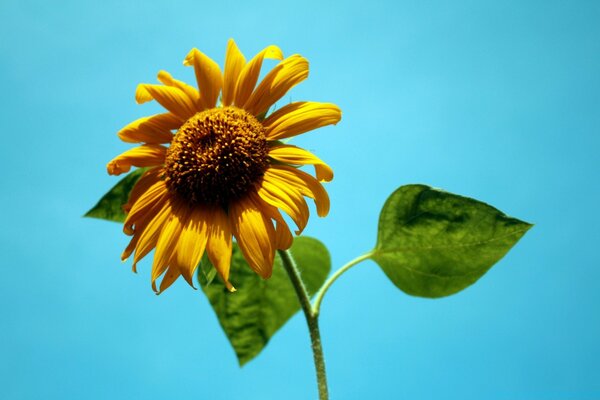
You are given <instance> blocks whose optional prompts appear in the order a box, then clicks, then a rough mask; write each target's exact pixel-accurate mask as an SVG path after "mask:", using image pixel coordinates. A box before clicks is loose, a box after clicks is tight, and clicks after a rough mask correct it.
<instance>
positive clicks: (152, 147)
mask: <svg viewBox="0 0 600 400" xmlns="http://www.w3.org/2000/svg"><path fill="white" fill-rule="evenodd" d="M166 154H167V148H166V147H163V146H160V145H157V144H143V145H141V146H138V147H134V148H133V149H129V150H127V151H126V152H124V153H121V154H120V155H118V156H116V157H115V158H113V159H112V160H111V161H110V162H109V163H108V164H107V165H106V170H107V171H108V173H109V174H110V175H120V174H122V173H123V172H128V171H129V170H130V169H131V167H132V166H133V167H155V166H158V165H162V164H163V163H164V161H165V156H166Z"/></svg>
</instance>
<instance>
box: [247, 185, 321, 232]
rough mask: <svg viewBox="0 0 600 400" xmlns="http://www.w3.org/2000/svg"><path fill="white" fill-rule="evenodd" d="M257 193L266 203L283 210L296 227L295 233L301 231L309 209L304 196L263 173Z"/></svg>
mask: <svg viewBox="0 0 600 400" xmlns="http://www.w3.org/2000/svg"><path fill="white" fill-rule="evenodd" d="M257 193H258V195H259V196H260V198H261V199H262V200H264V201H265V202H266V203H268V204H270V205H271V206H274V207H277V208H280V209H282V210H283V211H285V212H286V213H287V214H288V215H289V216H290V217H291V218H292V219H293V220H294V222H295V223H296V226H297V227H298V231H296V234H298V235H299V234H300V233H302V231H303V230H304V228H305V227H306V224H307V223H308V217H309V211H308V206H307V205H306V201H305V200H304V197H302V194H301V193H300V192H299V191H298V190H297V189H296V188H294V187H292V186H290V185H282V184H281V181H280V180H277V179H272V177H271V176H270V175H268V174H265V176H264V177H263V181H262V183H261V185H260V187H259V188H258V190H257Z"/></svg>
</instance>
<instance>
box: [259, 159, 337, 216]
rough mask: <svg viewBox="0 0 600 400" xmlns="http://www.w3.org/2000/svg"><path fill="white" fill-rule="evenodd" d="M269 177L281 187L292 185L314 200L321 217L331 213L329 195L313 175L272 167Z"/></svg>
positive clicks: (269, 170) (281, 166) (268, 173)
mask: <svg viewBox="0 0 600 400" xmlns="http://www.w3.org/2000/svg"><path fill="white" fill-rule="evenodd" d="M267 175H270V176H271V177H272V179H275V180H278V181H279V182H280V184H281V185H291V186H293V187H295V188H296V189H297V190H299V191H300V193H302V195H304V196H307V197H310V198H311V199H314V200H315V205H316V207H317V215H318V216H319V217H324V216H326V215H327V214H328V213H329V205H330V203H329V195H328V194H327V191H326V190H325V188H323V186H322V185H321V184H320V183H319V181H317V180H316V179H315V178H313V177H312V176H311V175H309V174H307V173H306V172H304V171H300V170H299V169H298V168H294V167H289V166H287V165H271V166H270V167H269V169H268V170H267V171H266V172H265V176H267Z"/></svg>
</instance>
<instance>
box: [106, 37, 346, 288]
mask: <svg viewBox="0 0 600 400" xmlns="http://www.w3.org/2000/svg"><path fill="white" fill-rule="evenodd" d="M264 59H276V60H279V63H278V64H277V65H276V66H275V67H274V68H273V69H272V70H271V71H269V72H268V73H267V74H266V75H265V76H264V78H263V79H262V81H261V82H260V83H259V82H258V78H259V75H260V72H261V67H262V64H263V60H264ZM183 64H184V65H186V66H193V67H194V72H195V75H196V81H197V85H198V89H196V88H195V87H193V86H190V85H188V84H186V83H184V82H182V81H179V80H176V79H174V78H173V77H172V76H171V75H170V74H169V73H167V72H165V71H160V72H159V73H158V80H159V82H161V83H162V85H161V84H140V85H138V87H137V90H136V94H135V97H136V101H137V103H139V104H141V103H145V102H148V101H150V100H156V101H157V102H158V103H159V104H160V105H161V106H163V107H164V108H165V109H166V110H167V112H165V113H161V114H156V115H152V116H149V117H144V118H141V119H138V120H136V121H134V122H132V123H130V124H129V125H127V126H125V127H124V128H123V129H122V130H121V131H119V133H118V136H119V138H120V139H121V140H123V141H124V142H127V143H138V144H139V145H138V146H137V147H134V148H132V149H130V150H128V151H126V152H124V153H122V154H120V155H119V156H117V157H115V158H114V159H113V160H112V161H110V162H109V163H108V165H107V170H108V173H109V174H111V175H119V174H121V173H124V172H128V171H129V170H130V169H131V167H132V166H133V167H144V168H147V170H146V171H145V172H144V173H143V175H142V176H141V178H140V179H139V180H138V182H137V183H136V185H135V186H134V187H133V189H132V191H131V194H130V196H129V200H128V202H127V204H125V205H124V206H123V208H124V210H125V211H126V213H127V218H126V220H125V223H124V226H123V231H124V232H125V234H127V235H130V236H131V237H132V238H131V241H130V242H129V245H128V246H127V248H126V249H125V251H124V252H123V254H122V256H121V258H122V259H123V260H126V259H128V258H129V257H130V256H131V254H133V270H134V272H135V271H136V264H137V263H138V262H139V261H140V260H141V259H142V258H144V257H145V256H146V255H147V254H148V253H150V252H151V251H152V250H153V249H155V252H154V259H153V263H152V274H151V279H152V288H153V289H154V290H155V291H156V292H157V293H160V292H162V291H164V290H165V289H167V288H168V287H169V286H170V285H171V284H172V283H173V282H174V281H175V280H176V279H177V278H178V277H179V276H183V278H184V279H185V280H186V281H187V282H188V283H189V284H190V285H192V286H193V275H194V272H195V270H196V267H197V266H198V264H199V262H200V260H201V258H202V256H203V255H204V253H205V252H206V254H207V256H208V259H209V260H210V261H211V263H212V264H213V266H214V267H215V268H216V270H217V272H218V274H219V276H220V277H221V279H223V281H224V282H225V284H226V285H227V287H228V288H229V289H230V290H234V288H233V286H232V285H231V284H230V283H229V268H230V262H231V252H232V241H233V238H235V241H236V242H237V244H238V246H239V248H240V249H241V251H242V254H243V255H244V258H245V259H246V261H247V262H248V265H249V266H250V267H251V268H252V269H253V270H254V271H255V272H256V273H257V274H258V275H260V276H261V277H262V278H264V279H266V278H269V277H270V276H271V272H272V268H273V258H274V255H275V250H277V249H287V248H289V247H290V246H291V244H292V240H293V237H292V233H291V232H290V228H289V226H288V225H287V223H286V221H285V220H284V218H283V216H282V214H281V212H280V210H281V211H284V212H285V213H286V214H287V215H288V216H289V217H290V219H291V220H292V221H293V222H294V224H295V225H296V227H297V229H296V230H295V233H296V234H297V235H299V234H300V233H301V232H302V230H303V229H304V228H305V226H306V224H307V222H308V218H309V210H308V206H307V204H306V200H305V197H308V198H311V199H313V200H314V202H315V205H316V210H317V214H318V215H319V216H322V217H323V216H325V215H327V213H328V212H329V197H328V195H327V192H326V191H325V189H324V188H323V186H322V185H321V183H320V182H327V181H330V180H331V179H332V178H333V171H332V170H331V168H330V167H329V166H328V165H327V164H325V163H324V162H323V161H321V160H320V159H319V158H318V157H316V156H315V155H313V154H312V153H310V152H308V151H306V150H303V149H301V148H299V147H296V146H291V145H287V144H284V143H282V142H281V139H285V138H290V137H293V136H296V135H299V134H302V133H305V132H307V131H310V130H313V129H316V128H320V127H323V126H326V125H330V124H336V123H337V122H338V121H339V120H340V119H341V111H340V109H339V108H338V107H337V106H336V105H334V104H331V103H317V102H304V101H301V102H292V103H290V104H287V105H285V106H283V107H281V108H279V109H278V110H276V111H275V112H273V113H271V114H270V115H268V116H267V114H268V110H269V109H270V108H271V106H273V104H274V103H275V102H276V101H278V100H279V99H281V97H283V96H284V95H285V93H286V92H287V91H288V90H290V89H291V88H292V87H294V86H295V85H296V84H298V83H300V82H301V81H303V80H304V79H306V78H307V76H308V61H307V60H306V59H305V58H303V57H302V56H300V55H292V56H290V57H287V58H285V59H284V57H283V54H282V52H281V50H280V49H279V48H278V47H276V46H268V47H266V48H265V49H264V50H262V51H261V52H259V53H258V54H257V55H256V56H254V58H252V59H251V60H250V61H248V62H247V61H246V59H245V57H244V55H243V54H242V53H241V51H240V50H239V49H238V47H237V46H236V44H235V42H234V41H233V40H230V41H229V43H228V46H227V52H226V56H225V71H224V72H223V73H221V69H220V68H219V65H218V64H217V63H215V62H214V61H213V60H212V59H210V58H209V57H207V56H206V55H205V54H203V53H202V52H200V51H199V50H198V49H192V50H191V51H190V52H189V54H188V55H187V57H186V58H185V60H184V61H183ZM167 145H168V146H167ZM303 165H313V166H314V169H315V175H316V178H314V177H313V176H312V175H310V174H308V173H306V172H304V171H302V170H300V169H299V167H301V166H303ZM161 277H162V279H161V281H160V286H159V287H158V289H157V280H158V279H159V278H161Z"/></svg>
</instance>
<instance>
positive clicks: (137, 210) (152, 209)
mask: <svg viewBox="0 0 600 400" xmlns="http://www.w3.org/2000/svg"><path fill="white" fill-rule="evenodd" d="M142 179H143V178H140V181H141V180H142ZM140 181H138V183H137V184H136V186H135V187H134V191H135V190H137V189H136V188H137V187H138V185H139V184H140ZM148 183H150V182H148ZM142 185H144V186H145V185H146V183H145V182H142ZM140 190H141V189H140ZM134 191H132V195H135V196H137V199H131V200H130V202H131V204H132V206H131V208H130V210H129V212H128V214H127V217H126V218H125V222H124V224H123V231H124V232H125V234H128V235H130V234H132V233H133V231H134V229H133V225H134V224H138V222H139V220H140V219H142V218H143V217H144V216H146V215H147V214H150V215H154V214H156V213H157V212H158V209H160V208H162V205H163V203H164V202H165V201H166V199H167V196H168V195H169V191H168V190H167V187H166V185H165V182H164V181H161V180H159V181H155V182H154V183H151V184H150V186H148V188H147V189H146V190H144V191H143V192H142V193H140V194H137V193H134ZM127 204H130V203H127Z"/></svg>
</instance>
